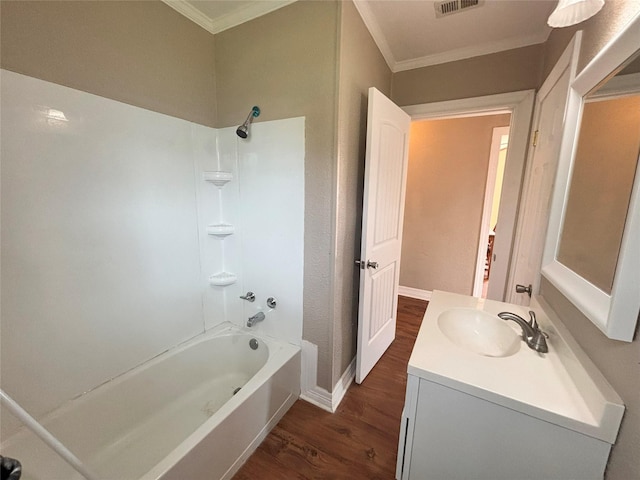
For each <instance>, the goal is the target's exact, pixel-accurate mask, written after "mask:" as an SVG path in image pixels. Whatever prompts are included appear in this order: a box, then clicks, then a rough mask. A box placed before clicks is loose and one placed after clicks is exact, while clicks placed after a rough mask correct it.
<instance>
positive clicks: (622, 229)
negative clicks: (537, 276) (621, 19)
mask: <svg viewBox="0 0 640 480" xmlns="http://www.w3.org/2000/svg"><path fill="white" fill-rule="evenodd" d="M639 46H640V16H637V17H636V18H634V19H633V20H632V21H631V22H630V23H629V24H628V25H627V27H626V28H625V29H624V30H623V31H622V32H620V33H619V34H618V35H617V36H616V37H615V38H614V39H613V40H612V41H611V42H610V43H609V44H608V45H607V46H606V47H605V48H604V49H603V50H602V51H601V52H600V53H599V54H598V55H597V56H596V57H595V58H594V59H593V60H592V61H591V63H589V65H587V66H586V67H585V68H584V70H583V71H582V72H581V73H580V74H579V75H578V76H577V77H576V79H575V81H574V83H573V85H572V91H571V93H570V98H569V102H568V105H567V112H566V116H565V128H564V133H563V139H562V147H561V152H560V162H559V167H558V173H557V176H556V184H555V185H556V186H555V188H554V193H553V197H552V199H551V211H550V222H549V229H548V231H547V238H546V243H545V250H544V255H543V262H542V265H543V267H542V275H543V276H544V277H545V278H546V279H547V280H548V281H549V282H551V284H553V285H554V286H555V287H556V288H557V289H558V290H559V291H560V292H561V293H562V294H563V295H564V296H565V297H566V298H567V299H568V300H570V301H571V302H572V303H573V304H574V305H575V306H576V307H577V308H578V309H579V310H580V311H581V312H582V313H583V314H584V315H585V316H586V317H587V318H589V319H590V320H591V321H592V322H593V323H594V324H595V325H596V326H597V327H598V328H599V329H600V330H602V331H603V333H604V334H605V335H607V336H608V337H609V338H612V339H616V340H624V341H632V340H633V335H634V332H635V328H636V323H637V321H638V316H639V313H640V167H639V162H638V158H639V155H640V50H638V48H639Z"/></svg>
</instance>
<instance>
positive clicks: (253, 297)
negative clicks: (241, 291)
mask: <svg viewBox="0 0 640 480" xmlns="http://www.w3.org/2000/svg"><path fill="white" fill-rule="evenodd" d="M240 298H241V299H242V300H246V301H247V302H255V301H256V295H255V293H253V292H247V293H246V294H245V295H240Z"/></svg>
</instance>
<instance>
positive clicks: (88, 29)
mask: <svg viewBox="0 0 640 480" xmlns="http://www.w3.org/2000/svg"><path fill="white" fill-rule="evenodd" d="M0 9H1V10H0V11H1V13H2V15H1V18H0V21H1V22H2V23H1V28H0V31H1V35H2V37H1V42H0V45H1V47H0V48H1V51H0V53H1V55H0V65H1V66H2V68H4V69H6V70H11V71H13V72H17V73H22V74H24V75H29V76H31V77H35V78H39V79H41V80H46V81H48V82H52V83H57V84H59V85H64V86H67V87H71V88H75V89H77V90H82V91H85V92H89V93H93V94H96V95H100V96H102V97H106V98H110V99H113V100H118V101H120V102H124V103H128V104H130V105H135V106H137V107H142V108H146V109H148V110H153V111H155V112H160V113H165V114H167V115H171V116H174V117H177V118H182V119H185V120H190V121H192V122H196V123H200V124H202V125H207V126H214V124H215V118H216V101H215V98H216V97H215V91H216V90H215V83H214V80H215V75H214V37H213V35H211V34H210V33H208V32H207V31H205V30H203V29H202V28H200V27H199V26H197V25H196V24H195V23H193V22H191V21H190V20H188V19H187V18H185V17H183V16H182V15H180V14H179V13H178V12H176V11H174V10H173V9H171V8H169V7H168V6H167V5H165V4H164V3H161V2H159V1H152V2H150V1H124V2H120V1H109V2H85V1H71V2H67V1H55V2H31V1H28V2H1V5H0Z"/></svg>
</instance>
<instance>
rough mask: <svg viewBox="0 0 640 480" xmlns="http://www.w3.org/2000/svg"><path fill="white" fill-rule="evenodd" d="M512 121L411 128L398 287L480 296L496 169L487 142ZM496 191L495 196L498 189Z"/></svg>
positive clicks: (453, 121) (486, 119) (483, 119)
mask: <svg viewBox="0 0 640 480" xmlns="http://www.w3.org/2000/svg"><path fill="white" fill-rule="evenodd" d="M510 117H511V115H510V114H509V113H498V114H490V115H473V116H457V117H455V118H437V119H429V120H417V121H414V122H412V125H411V139H410V146H409V173H408V181H407V195H406V202H405V225H404V233H403V249H402V265H401V284H402V285H405V282H406V283H409V284H411V285H420V286H423V288H424V286H427V287H428V289H429V290H446V291H450V292H455V293H460V294H465V295H471V294H474V295H476V296H480V294H481V293H482V287H483V277H484V273H485V261H486V260H487V247H488V239H489V237H490V235H489V233H490V230H492V227H493V226H495V225H490V220H491V219H490V217H491V211H492V200H493V197H494V196H495V190H496V189H495V187H496V176H497V173H498V167H499V141H500V136H497V141H498V144H497V145H496V146H495V147H494V148H493V152H492V139H493V133H494V130H495V129H500V131H501V132H504V131H506V130H508V128H509V124H510ZM491 153H493V155H491ZM503 164H504V162H503ZM497 186H498V190H499V191H500V190H501V186H502V182H499V184H498V185H497ZM496 210H497V208H496ZM494 215H496V216H497V212H496V213H495V214H494ZM508 233H509V232H507V234H508ZM491 237H492V238H493V235H491ZM492 243H493V242H492ZM487 266H489V265H487ZM487 273H489V271H488V269H487ZM476 280H477V281H476Z"/></svg>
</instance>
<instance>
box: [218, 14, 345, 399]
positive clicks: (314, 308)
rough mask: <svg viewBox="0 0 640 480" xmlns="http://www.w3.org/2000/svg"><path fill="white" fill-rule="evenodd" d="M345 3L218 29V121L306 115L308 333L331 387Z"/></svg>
mask: <svg viewBox="0 0 640 480" xmlns="http://www.w3.org/2000/svg"><path fill="white" fill-rule="evenodd" d="M339 7H340V4H339V2H335V1H305V2H295V3H293V4H291V5H288V6H286V7H283V8H281V9H279V10H276V11H274V12H271V13H270V14H268V15H264V16H262V17H259V18H256V19H254V20H252V21H250V22H247V23H244V24H242V25H238V26H237V27H234V28H232V29H229V30H226V31H224V32H221V33H219V34H217V35H216V36H215V39H216V49H215V59H216V75H217V78H216V88H217V96H218V122H217V124H218V126H220V127H228V126H234V125H238V124H240V123H242V122H243V121H244V119H245V118H246V116H247V114H248V112H249V110H250V109H251V107H252V106H253V105H258V106H260V109H261V114H260V117H259V118H257V119H256V121H257V123H259V122H261V121H265V120H275V119H281V118H290V117H299V116H304V117H305V202H304V204H305V207H304V208H305V210H304V211H305V227H304V228H305V235H304V238H305V242H304V244H305V252H304V256H305V261H304V331H303V338H304V339H305V340H307V341H309V342H311V343H314V344H316V345H317V346H318V385H319V386H321V387H322V388H325V389H327V390H330V389H331V376H332V367H331V365H332V357H333V347H332V316H333V311H332V307H331V305H332V302H333V299H332V297H333V290H332V282H333V280H332V268H331V266H332V264H333V255H334V251H333V250H334V228H335V226H334V215H333V213H334V200H333V199H334V197H335V192H334V177H335V169H336V166H335V164H336V156H335V150H336V140H335V136H336V117H337V75H338V71H337V63H338V57H337V55H338V29H339Z"/></svg>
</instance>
